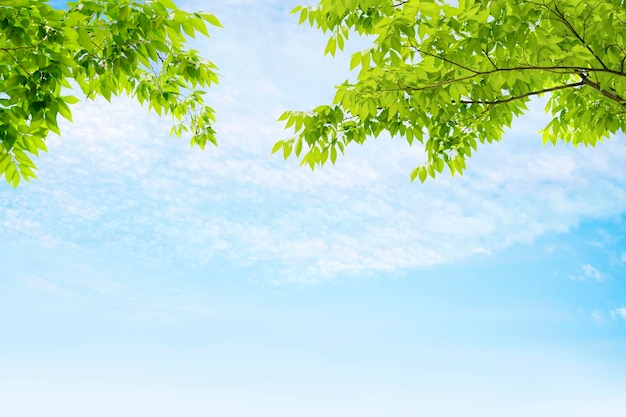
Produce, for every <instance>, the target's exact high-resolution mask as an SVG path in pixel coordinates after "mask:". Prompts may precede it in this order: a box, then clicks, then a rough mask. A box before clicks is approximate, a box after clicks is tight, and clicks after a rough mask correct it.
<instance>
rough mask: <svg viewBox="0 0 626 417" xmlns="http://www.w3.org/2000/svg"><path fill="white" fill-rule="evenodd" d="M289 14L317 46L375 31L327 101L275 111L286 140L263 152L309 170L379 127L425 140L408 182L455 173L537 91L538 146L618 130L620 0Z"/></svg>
mask: <svg viewBox="0 0 626 417" xmlns="http://www.w3.org/2000/svg"><path fill="white" fill-rule="evenodd" d="M294 12H295V13H299V14H300V23H304V22H307V21H308V22H309V23H310V24H311V26H314V27H317V28H319V29H321V30H323V31H324V32H330V34H331V36H330V39H329V40H328V44H327V47H326V54H331V55H334V54H335V53H336V52H337V50H342V49H343V47H344V42H345V40H346V39H347V38H348V35H349V34H350V33H351V32H356V33H358V34H361V35H372V36H374V41H373V45H372V47H371V48H370V49H368V50H366V51H363V52H361V53H356V54H354V55H353V56H352V59H351V65H350V67H351V69H355V68H358V69H359V72H358V76H357V78H356V81H355V82H353V83H351V82H348V81H346V82H344V83H343V84H342V85H340V86H338V87H337V91H336V95H335V99H334V102H333V104H331V105H323V106H319V107H317V108H316V109H314V110H313V111H312V112H299V111H288V112H285V113H284V114H283V115H282V116H281V117H280V119H279V120H284V121H285V122H286V126H287V128H292V129H293V130H294V131H295V137H293V138H292V139H289V140H284V141H280V142H278V143H277V144H276V145H275V146H274V149H273V151H274V152H277V151H279V150H281V149H282V153H283V155H284V156H285V158H287V157H288V156H289V155H290V154H292V153H295V155H296V156H297V157H299V158H300V159H301V162H302V164H303V165H309V166H310V167H311V168H314V167H315V166H316V165H324V163H326V162H327V161H328V159H330V160H331V162H333V163H334V162H335V160H336V158H337V153H338V150H339V151H340V152H342V153H343V151H344V148H345V146H347V145H348V144H350V143H352V142H356V143H359V144H362V143H364V142H365V140H366V139H367V138H369V137H375V136H377V135H379V134H380V133H381V132H384V131H386V132H389V133H390V134H391V135H394V136H396V135H399V136H402V137H404V138H406V140H407V142H408V143H409V144H412V143H413V142H414V141H416V140H417V141H419V142H421V143H423V144H424V145H425V150H426V154H427V160H426V162H425V164H424V165H422V166H418V167H417V168H416V169H415V170H414V171H413V172H412V173H411V179H412V180H413V179H415V178H419V179H420V180H421V181H424V180H425V179H426V178H427V177H428V176H429V175H430V176H431V177H434V176H435V175H436V174H437V173H441V172H442V171H443V170H444V168H445V167H446V166H447V167H448V168H449V170H450V172H451V174H452V175H454V174H455V173H462V172H463V170H464V169H465V162H466V158H468V157H469V156H470V155H471V154H472V151H474V150H476V148H477V144H478V143H479V142H480V143H485V142H487V143H491V142H493V141H498V140H500V139H501V138H502V134H503V132H504V130H505V128H506V127H509V126H510V125H511V121H512V120H513V118H514V117H515V116H519V115H521V114H523V113H524V112H525V111H526V110H527V106H526V105H527V103H528V102H529V101H530V100H531V98H532V97H533V96H539V95H544V94H547V95H549V100H548V104H547V107H546V111H547V112H548V113H549V114H550V115H551V120H550V122H549V123H548V125H547V126H545V128H544V129H543V131H542V134H543V141H544V143H547V142H552V143H554V144H556V143H557V142H558V141H564V142H568V143H573V144H574V145H578V144H583V145H592V146H593V145H595V144H596V142H598V141H602V140H603V139H604V138H607V137H609V136H610V135H611V134H613V133H615V132H617V131H620V130H621V131H625V130H626V129H625V128H626V71H625V67H624V66H625V62H626V1H624V0H533V1H527V0H518V1H511V0H489V1H480V0H459V1H458V2H456V1H455V2H451V1H447V0H443V1H442V0H404V1H401V0H343V1H335V0H321V1H320V3H319V4H318V5H317V6H313V7H297V8H296V9H295V10H294Z"/></svg>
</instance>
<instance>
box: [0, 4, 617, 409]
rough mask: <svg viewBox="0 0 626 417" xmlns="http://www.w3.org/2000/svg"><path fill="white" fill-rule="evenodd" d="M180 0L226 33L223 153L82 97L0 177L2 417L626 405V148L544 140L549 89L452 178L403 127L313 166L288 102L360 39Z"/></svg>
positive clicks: (334, 75)
mask: <svg viewBox="0 0 626 417" xmlns="http://www.w3.org/2000/svg"><path fill="white" fill-rule="evenodd" d="M212 3H213V4H208V3H207V2H203V1H195V2H193V1H188V2H182V1H180V2H179V3H178V4H179V5H180V6H181V7H184V8H186V9H189V10H201V9H204V10H207V11H211V12H214V13H215V14H217V15H218V17H219V18H220V19H221V21H222V23H223V24H224V26H225V28H224V29H220V30H213V37H212V38H211V39H209V40H200V41H197V42H196V43H194V47H195V48H197V49H199V50H200V51H201V52H202V54H203V55H204V56H206V57H207V58H209V59H211V60H212V61H214V62H215V63H216V64H217V65H218V66H219V67H220V72H221V73H222V74H223V78H222V79H221V83H220V85H219V86H217V87H215V88H213V89H212V90H211V92H210V94H209V98H210V102H211V104H212V106H213V107H214V108H215V109H216V111H217V116H218V119H219V122H218V124H217V125H216V129H217V130H218V132H219V141H220V146H219V148H207V149H206V150H205V151H200V150H199V149H198V148H190V147H189V142H188V141H187V140H182V139H181V140H179V139H176V138H174V139H173V138H170V137H169V126H170V124H169V122H170V121H169V120H167V119H160V118H158V117H157V116H155V115H154V114H150V113H148V112H147V110H146V109H145V108H142V107H141V106H139V105H137V104H135V103H133V102H131V101H130V100H128V99H125V98H118V99H115V100H113V102H112V104H109V103H107V102H104V101H95V102H84V103H81V104H79V105H77V106H76V107H75V108H74V110H73V111H74V123H72V124H69V123H65V124H64V125H63V126H62V132H63V135H62V137H50V139H49V142H48V147H49V150H50V152H49V154H46V155H43V156H42V157H41V158H40V159H39V160H38V165H39V167H40V171H39V179H38V180H35V181H33V182H32V183H31V184H22V185H20V187H19V188H18V189H17V190H14V189H12V188H8V187H7V186H6V185H5V186H0V233H1V235H2V237H3V239H0V414H2V415H10V416H16V417H21V416H25V417H31V416H32V417H35V416H37V417H39V416H42V415H46V416H50V417H56V416H59V417H60V416H63V417H83V416H86V415H88V416H93V417H99V416H103V417H104V416H106V417H109V416H112V415H116V416H122V417H126V416H129V417H130V416H137V415H151V416H154V417H161V416H172V415H180V416H186V417H194V416H206V415H219V416H222V417H244V416H246V417H248V416H251V415H255V416H272V417H287V416H294V415H298V416H304V417H306V416H316V417H317V416H321V415H324V416H327V417H339V416H342V417H343V416H359V417H370V416H371V417H374V416H429V417H452V416H455V417H456V416H460V415H462V416H464V417H471V416H477V417H478V416H480V417H501V416H512V417H515V416H534V417H543V416H545V417H548V416H550V417H554V416H568V417H578V416H589V415H602V416H604V417H613V416H615V417H617V416H622V415H623V410H624V409H626V378H624V375H626V285H625V284H626V279H625V277H624V275H625V273H626V240H625V238H624V237H625V236H626V217H625V216H624V213H626V170H624V166H626V147H625V146H624V143H625V142H626V140H625V138H624V137H621V136H620V137H617V138H614V139H613V140H611V141H608V142H607V143H605V144H602V145H599V146H598V147H597V148H595V149H591V148H589V149H585V148H579V149H576V148H573V147H569V146H564V145H559V146H557V147H552V146H548V147H546V146H543V145H541V140H540V137H539V136H538V135H537V131H538V130H540V129H541V128H542V127H543V125H544V124H545V123H546V118H545V115H544V114H543V111H542V108H543V105H542V103H540V102H536V103H534V104H533V106H531V107H532V108H533V111H532V112H530V113H529V114H528V115H527V116H525V117H524V118H522V119H518V120H516V121H515V123H514V126H513V128H512V129H511V131H510V132H508V133H507V135H506V137H505V140H504V141H503V142H502V143H500V144H496V145H492V146H485V147H483V148H481V149H479V152H477V153H476V155H475V156H474V157H473V158H472V159H471V161H470V162H469V163H468V169H467V173H466V175H465V176H463V177H456V178H454V179H451V178H449V177H447V176H445V175H443V176H441V177H440V178H438V179H437V180H434V181H432V180H431V181H428V182H427V183H425V184H419V183H411V182H410V181H409V173H410V171H411V169H412V168H413V167H414V166H415V165H417V164H419V163H420V161H422V159H423V152H422V150H421V149H420V148H419V147H413V148H409V147H408V145H407V144H406V143H405V142H404V143H403V141H402V140H401V139H393V140H392V139H388V138H382V139H378V140H371V141H369V142H368V143H366V145H365V146H363V147H352V148H349V149H348V151H347V155H346V157H345V158H340V159H339V160H338V163H337V165H336V166H326V167H324V168H323V169H319V170H316V171H315V172H311V171H310V170H307V169H305V168H301V167H299V166H298V163H297V162H296V161H293V160H290V161H286V162H285V161H283V160H281V158H280V157H277V156H276V155H274V156H272V155H270V150H271V147H272V144H273V143H274V142H276V141H277V140H279V139H283V138H286V137H287V135H288V132H285V131H284V130H283V129H282V127H281V125H280V124H278V123H276V119H277V117H278V116H279V115H280V114H281V113H282V112H283V111H284V110H287V109H303V110H304V109H310V108H313V107H315V106H317V105H319V104H323V103H327V102H329V101H330V100H331V99H332V96H333V86H334V85H336V84H340V83H341V82H342V81H343V80H345V79H346V78H348V77H350V76H351V75H350V74H349V72H348V62H349V57H350V51H356V50H360V49H364V48H365V47H366V45H367V43H366V40H358V39H357V40H354V41H353V42H352V43H350V44H349V45H348V50H349V52H348V53H346V54H344V55H341V56H338V57H336V58H335V59H332V58H330V57H324V56H323V50H324V46H325V38H324V35H323V34H321V33H318V32H316V31H315V30H312V29H310V28H308V27H299V26H298V25H297V17H296V16H294V15H290V14H289V11H290V10H291V9H292V8H293V7H294V6H296V5H297V4H299V3H300V2H299V1H298V0H262V1H259V0H229V1H221V2H212Z"/></svg>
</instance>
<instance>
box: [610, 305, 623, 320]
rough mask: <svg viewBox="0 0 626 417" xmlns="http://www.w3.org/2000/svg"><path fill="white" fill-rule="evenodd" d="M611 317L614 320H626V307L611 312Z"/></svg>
mask: <svg viewBox="0 0 626 417" xmlns="http://www.w3.org/2000/svg"><path fill="white" fill-rule="evenodd" d="M611 316H612V317H613V318H621V319H624V320H626V307H620V308H616V309H614V310H612V311H611Z"/></svg>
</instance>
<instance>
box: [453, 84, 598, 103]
mask: <svg viewBox="0 0 626 417" xmlns="http://www.w3.org/2000/svg"><path fill="white" fill-rule="evenodd" d="M583 85H587V83H586V82H585V81H584V79H583V81H579V82H577V83H571V84H564V85H558V86H556V87H550V88H544V89H543V90H537V91H531V92H529V93H525V94H521V95H519V96H513V97H509V98H506V99H503V100H493V101H482V100H460V101H459V102H460V103H463V104H486V105H496V104H504V103H510V102H511V101H515V100H521V99H523V98H526V97H530V96H536V95H539V94H543V93H549V92H551V91H558V90H564V89H566V88H574V87H580V86H583Z"/></svg>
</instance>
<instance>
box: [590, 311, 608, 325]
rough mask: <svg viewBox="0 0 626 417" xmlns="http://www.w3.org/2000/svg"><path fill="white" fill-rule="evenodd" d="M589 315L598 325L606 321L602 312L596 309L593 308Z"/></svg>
mask: <svg viewBox="0 0 626 417" xmlns="http://www.w3.org/2000/svg"><path fill="white" fill-rule="evenodd" d="M591 317H593V320H594V321H595V322H596V324H597V325H598V326H604V324H605V323H606V320H605V319H604V315H603V314H602V312H600V311H598V310H593V311H592V312H591Z"/></svg>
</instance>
